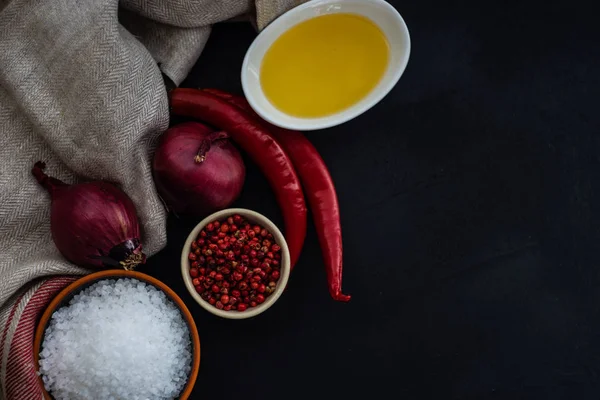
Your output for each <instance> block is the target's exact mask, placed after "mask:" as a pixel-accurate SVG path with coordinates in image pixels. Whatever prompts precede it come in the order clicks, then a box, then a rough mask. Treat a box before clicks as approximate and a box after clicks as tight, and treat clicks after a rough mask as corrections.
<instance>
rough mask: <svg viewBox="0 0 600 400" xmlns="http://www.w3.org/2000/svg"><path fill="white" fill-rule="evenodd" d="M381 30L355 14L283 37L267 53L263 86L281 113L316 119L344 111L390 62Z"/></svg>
mask: <svg viewBox="0 0 600 400" xmlns="http://www.w3.org/2000/svg"><path fill="white" fill-rule="evenodd" d="M389 52H390V50H389V43H388V41H387V39H386V37H385V35H384V33H383V32H382V31H381V29H380V28H379V27H378V26H377V25H376V24H375V23H373V22H372V21H371V20H369V19H368V18H365V17H363V16H360V15H355V14H345V13H340V14H328V15H322V16H319V17H315V18H312V19H309V20H307V21H304V22H301V23H299V24H298V25H295V26H293V27H292V28H291V29H289V30H288V31H286V32H284V33H283V34H282V35H281V36H280V37H279V38H277V40H275V42H274V43H273V44H272V45H271V47H270V48H269V49H268V50H267V52H266V53H265V56H264V58H263V61H262V65H261V69H260V83H261V86H262V89H263V92H264V93H265V95H266V97H267V98H268V99H269V101H270V102H271V104H273V105H274V106H275V107H276V108H277V109H279V110H280V111H282V112H284V113H286V114H288V115H292V116H295V117H303V118H315V117H323V116H327V115H331V114H334V113H337V112H340V111H342V110H344V109H346V108H348V107H350V106H352V105H354V104H356V103H357V102H359V101H360V100H361V99H362V98H364V97H365V96H366V95H367V94H369V92H371V90H373V88H375V86H377V84H378V83H379V81H380V80H381V78H382V76H383V75H384V73H385V71H386V68H387V65H388V62H389Z"/></svg>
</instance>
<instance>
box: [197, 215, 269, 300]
mask: <svg viewBox="0 0 600 400" xmlns="http://www.w3.org/2000/svg"><path fill="white" fill-rule="evenodd" d="M188 258H189V260H190V262H191V263H190V276H191V277H192V278H193V279H192V283H193V284H194V287H195V288H196V291H197V292H198V293H199V294H200V296H201V297H202V299H204V300H205V301H207V302H208V303H209V304H211V305H213V306H215V307H216V308H218V309H219V310H225V311H230V310H237V311H245V310H246V309H248V307H256V306H257V305H259V304H262V303H264V301H265V299H266V298H267V297H269V296H270V295H271V294H272V293H273V292H274V291H275V287H276V286H277V281H278V280H279V276H280V261H281V247H280V246H279V245H278V244H277V243H275V242H274V240H273V235H272V234H271V233H270V232H269V231H267V230H266V229H265V228H263V227H261V226H259V225H252V224H250V223H249V222H248V221H247V220H245V219H243V218H242V217H241V216H240V215H234V216H232V217H228V218H226V219H223V220H221V221H218V220H217V221H213V222H210V223H208V224H207V225H206V227H205V228H204V229H202V230H201V231H200V233H199V235H198V237H197V239H196V240H195V241H193V242H192V245H191V249H190V253H189V255H188Z"/></svg>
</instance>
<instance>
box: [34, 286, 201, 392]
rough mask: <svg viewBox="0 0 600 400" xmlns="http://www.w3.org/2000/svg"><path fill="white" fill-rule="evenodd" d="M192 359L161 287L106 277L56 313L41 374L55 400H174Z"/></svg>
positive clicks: (185, 336)
mask: <svg viewBox="0 0 600 400" xmlns="http://www.w3.org/2000/svg"><path fill="white" fill-rule="evenodd" d="M191 361H192V351H191V341H190V332H189V329H188V326H187V324H186V322H185V320H184V318H183V316H182V315H181V312H180V311H179V309H178V308H177V307H176V306H175V304H173V302H172V301H171V300H170V299H169V298H168V297H167V296H166V295H165V294H164V293H163V292H162V291H161V290H158V289H157V288H155V287H154V286H152V285H149V284H146V283H144V282H142V281H139V280H136V279H118V280H110V279H107V280H102V281H99V282H97V283H95V284H93V285H91V286H89V287H88V288H86V289H84V290H82V291H81V292H80V293H79V294H77V295H76V296H74V297H73V299H72V300H71V301H70V302H69V305H68V306H64V307H61V308H60V309H58V310H57V311H56V312H54V314H53V315H52V318H51V320H50V323H49V324H48V328H47V329H46V332H45V336H44V341H43V344H42V351H41V353H40V374H41V375H42V379H43V381H44V386H45V387H46V390H47V391H48V392H50V393H51V394H52V396H54V398H55V399H56V400H67V399H68V400H78V399H86V400H89V399H94V400H104V399H106V400H108V399H110V400H121V399H123V400H124V399H127V400H147V399H152V400H155V399H158V400H162V399H174V398H176V397H177V396H178V395H179V393H180V392H181V391H182V389H183V387H184V386H185V384H186V382H187V379H188V375H189V373H190V369H191Z"/></svg>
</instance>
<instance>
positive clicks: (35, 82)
mask: <svg viewBox="0 0 600 400" xmlns="http://www.w3.org/2000/svg"><path fill="white" fill-rule="evenodd" d="M300 2H302V0H256V1H251V0H121V1H119V0H93V1H92V0H88V1H86V0H0V133H1V135H2V143H1V145H0V249H1V250H0V251H1V255H2V257H1V258H0V305H1V306H0V389H1V390H0V399H7V400H26V399H36V400H39V399H40V398H41V391H40V388H39V387H38V386H37V384H36V381H35V374H34V367H35V366H34V364H33V352H32V342H33V329H34V327H35V321H36V318H37V317H38V315H39V313H40V312H41V310H43V308H44V307H45V305H46V304H47V303H48V301H49V300H50V299H51V298H52V297H53V296H54V295H55V294H56V292H57V291H59V290H60V289H61V288H62V287H64V286H65V285H66V284H68V283H69V282H70V281H72V280H73V279H75V278H74V276H77V275H81V274H86V273H89V272H90V271H89V270H85V269H82V268H78V267H76V266H74V265H72V264H69V263H68V262H66V261H65V260H64V259H63V258H62V257H61V255H60V254H59V253H58V251H57V250H56V248H55V247H54V244H53V242H52V239H51V235H50V224H49V222H50V199H49V197H48V195H47V193H45V192H44V191H43V190H42V189H41V188H40V187H39V186H38V185H37V184H36V183H35V181H34V180H33V178H32V177H31V173H30V170H31V167H32V165H33V163H34V162H35V161H37V160H45V161H47V163H48V173H50V174H52V175H54V176H56V177H59V178H61V179H63V180H64V181H66V182H76V181H77V180H78V179H108V180H111V181H115V182H118V183H119V184H120V185H121V186H122V188H123V189H124V191H125V192H126V193H127V194H129V196H130V197H131V198H132V199H133V201H134V202H135V204H136V206H137V210H138V215H139V217H140V221H141V225H142V231H143V237H142V239H143V243H144V247H145V252H146V254H148V255H152V254H154V253H156V252H157V251H159V250H160V249H161V248H162V247H163V246H164V245H165V243H166V230H165V228H166V226H165V218H166V215H165V211H164V209H163V206H162V205H161V202H160V201H159V199H158V197H157V195H156V193H155V189H154V185H153V183H152V178H151V173H150V158H151V154H152V150H153V146H154V144H155V143H156V139H157V137H158V135H159V134H160V133H161V132H162V131H164V130H165V129H166V128H167V125H168V123H169V112H168V104H167V94H166V89H165V86H164V83H163V78H162V76H161V70H162V72H163V73H164V74H165V75H167V76H168V77H169V78H170V79H171V80H172V81H173V82H175V83H176V84H179V83H180V82H181V81H182V80H183V79H184V78H185V76H186V75H187V73H188V72H189V70H190V69H191V67H192V66H193V65H194V63H195V62H196V60H197V59H198V56H199V55H200V53H201V52H202V49H203V47H204V45H205V43H206V41H207V39H208V36H209V34H210V30H211V25H212V24H214V23H217V22H221V21H226V20H228V19H231V18H233V17H238V16H240V15H249V16H254V17H253V18H256V19H255V22H256V25H257V26H258V28H259V29H262V28H263V27H264V26H266V25H267V24H268V23H269V22H270V21H271V20H272V19H274V18H275V17H277V16H278V15H280V14H281V13H282V12H284V11H285V10H287V9H289V8H290V7H293V6H294V5H296V4H297V3H300Z"/></svg>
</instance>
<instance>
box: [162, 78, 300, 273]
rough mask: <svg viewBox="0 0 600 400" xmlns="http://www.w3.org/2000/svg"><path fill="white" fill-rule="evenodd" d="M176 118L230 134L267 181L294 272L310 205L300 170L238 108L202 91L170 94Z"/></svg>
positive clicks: (253, 120) (269, 136)
mask: <svg viewBox="0 0 600 400" xmlns="http://www.w3.org/2000/svg"><path fill="white" fill-rule="evenodd" d="M170 103H171V110H172V111H173V113H174V114H177V115H181V116H187V117H192V118H198V119H200V120H202V121H204V122H207V123H208V124H210V125H213V126H214V127H216V128H218V129H222V130H224V131H226V132H227V133H229V135H230V136H231V138H232V139H233V140H234V141H235V142H236V143H237V144H238V145H240V147H242V149H244V150H245V151H246V153H248V154H249V155H250V157H251V158H252V160H253V161H254V162H255V163H256V164H257V165H258V166H259V168H260V169H261V171H262V172H263V173H264V174H265V176H266V177H267V180H268V181H269V183H270V184H271V188H272V189H273V191H274V192H275V197H276V198H277V202H278V203H279V206H280V207H281V211H282V214H283V219H284V222H285V236H286V241H287V244H288V247H289V250H290V259H291V266H292V268H293V267H294V265H295V264H296V261H298V257H299V256H300V252H301V251H302V246H303V245H304V238H305V237H306V203H305V201H304V194H303V192H302V186H301V184H300V180H299V179H298V175H297V174H296V170H295V169H294V166H293V164H292V161H291V160H290V159H289V157H288V156H287V154H286V153H285V151H284V150H283V149H282V148H281V146H280V145H279V143H278V142H277V141H276V140H275V139H274V138H273V136H272V135H271V133H270V132H269V131H268V130H267V129H265V128H264V127H263V126H262V125H261V124H260V123H257V121H256V120H255V119H254V118H253V117H252V116H249V115H247V113H246V112H244V111H242V110H240V109H239V108H238V107H236V106H234V105H232V104H229V103H228V102H227V101H224V100H223V99H221V98H219V97H217V96H214V95H212V94H210V93H206V92H203V91H201V90H198V89H183V88H177V89H173V90H172V91H171V92H170Z"/></svg>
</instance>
